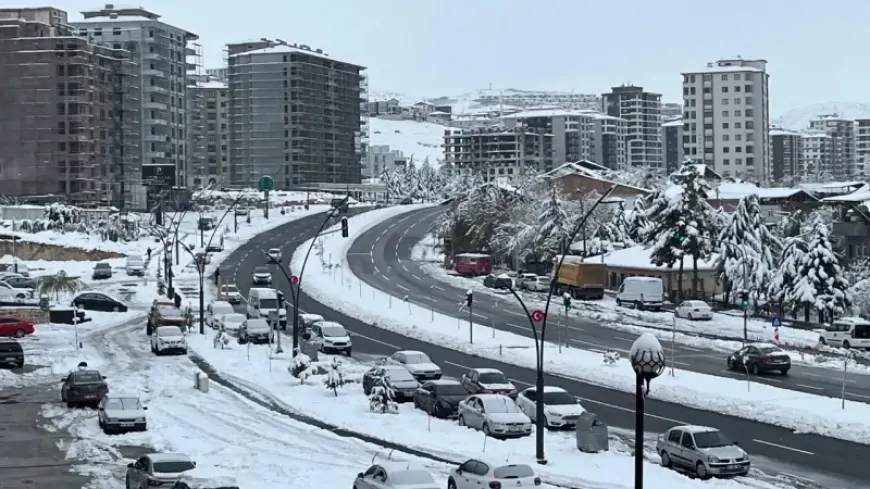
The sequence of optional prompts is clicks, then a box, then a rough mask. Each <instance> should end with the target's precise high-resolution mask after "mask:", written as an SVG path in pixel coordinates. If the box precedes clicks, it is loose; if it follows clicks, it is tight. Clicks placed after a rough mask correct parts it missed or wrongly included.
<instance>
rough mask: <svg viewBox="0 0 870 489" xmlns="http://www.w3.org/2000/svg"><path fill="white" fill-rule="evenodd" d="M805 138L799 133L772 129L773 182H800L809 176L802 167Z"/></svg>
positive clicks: (771, 158)
mask: <svg viewBox="0 0 870 489" xmlns="http://www.w3.org/2000/svg"><path fill="white" fill-rule="evenodd" d="M803 154H804V153H803V136H802V135H801V134H800V133H799V132H795V131H788V130H785V129H780V128H774V127H772V128H770V171H771V180H772V181H773V182H784V181H785V182H799V181H802V180H804V179H806V177H807V174H806V173H805V170H804V168H803V167H802V160H803Z"/></svg>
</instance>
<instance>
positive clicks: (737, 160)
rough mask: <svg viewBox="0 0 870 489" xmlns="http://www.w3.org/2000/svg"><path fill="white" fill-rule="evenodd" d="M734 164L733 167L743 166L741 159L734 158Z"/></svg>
mask: <svg viewBox="0 0 870 489" xmlns="http://www.w3.org/2000/svg"><path fill="white" fill-rule="evenodd" d="M734 164H735V165H742V164H743V158H736V159H735V160H734Z"/></svg>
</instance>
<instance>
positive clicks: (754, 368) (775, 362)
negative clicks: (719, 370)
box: [728, 343, 791, 375]
mask: <svg viewBox="0 0 870 489" xmlns="http://www.w3.org/2000/svg"><path fill="white" fill-rule="evenodd" d="M789 369H791V357H790V356H789V355H788V353H787V352H785V351H783V350H782V349H781V348H780V347H778V346H776V345H773V344H770V343H753V344H749V345H746V346H744V347H743V348H741V349H739V350H737V351H735V352H734V353H732V354H731V355H728V370H740V371H742V372H747V371H748V372H752V375H758V374H763V373H767V372H779V373H781V374H782V375H788V371H789Z"/></svg>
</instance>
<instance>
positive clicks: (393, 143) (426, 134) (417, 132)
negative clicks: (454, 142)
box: [369, 117, 448, 167]
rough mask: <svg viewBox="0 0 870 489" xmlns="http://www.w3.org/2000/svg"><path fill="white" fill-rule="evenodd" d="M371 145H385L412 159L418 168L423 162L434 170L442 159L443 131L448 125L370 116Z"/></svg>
mask: <svg viewBox="0 0 870 489" xmlns="http://www.w3.org/2000/svg"><path fill="white" fill-rule="evenodd" d="M369 123H370V125H371V128H370V130H369V134H370V135H371V144H372V145H380V144H386V145H389V146H390V149H391V150H399V151H401V152H402V153H404V154H405V157H407V158H410V157H411V156H413V157H414V161H415V162H416V163H417V164H418V165H419V164H420V163H422V162H423V160H425V159H427V158H428V159H429V164H430V165H432V166H433V167H437V166H438V164H439V162H441V161H443V160H444V147H443V146H444V130H445V129H448V127H447V126H442V125H440V124H433V123H431V122H417V121H396V120H389V119H381V118H378V117H372V118H371V119H369Z"/></svg>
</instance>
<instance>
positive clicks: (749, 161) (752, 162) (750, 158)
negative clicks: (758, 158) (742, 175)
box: [746, 156, 755, 166]
mask: <svg viewBox="0 0 870 489" xmlns="http://www.w3.org/2000/svg"><path fill="white" fill-rule="evenodd" d="M753 165H755V157H753V156H747V157H746V166H753Z"/></svg>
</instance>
